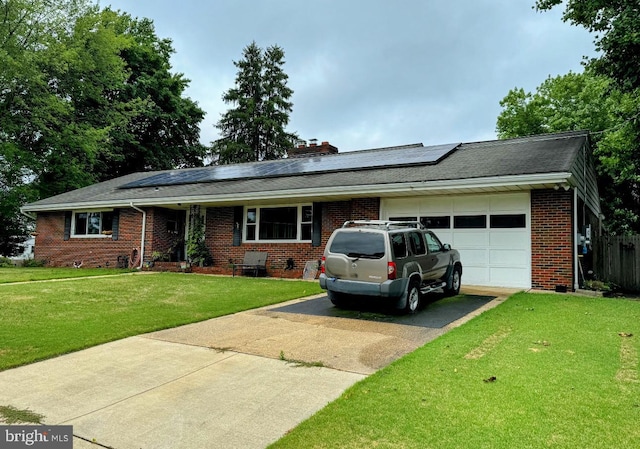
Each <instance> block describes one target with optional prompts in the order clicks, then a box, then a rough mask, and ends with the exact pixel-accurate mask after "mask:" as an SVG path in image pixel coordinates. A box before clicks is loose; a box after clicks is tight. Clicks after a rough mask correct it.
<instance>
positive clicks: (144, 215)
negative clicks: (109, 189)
mask: <svg viewBox="0 0 640 449" xmlns="http://www.w3.org/2000/svg"><path fill="white" fill-rule="evenodd" d="M129 206H131V207H132V208H133V209H135V210H137V211H138V212H141V213H142V237H141V239H140V266H139V267H138V269H142V264H143V263H144V240H145V234H146V233H147V213H146V212H145V211H144V210H142V209H140V208H139V207H137V206H134V205H133V202H130V203H129Z"/></svg>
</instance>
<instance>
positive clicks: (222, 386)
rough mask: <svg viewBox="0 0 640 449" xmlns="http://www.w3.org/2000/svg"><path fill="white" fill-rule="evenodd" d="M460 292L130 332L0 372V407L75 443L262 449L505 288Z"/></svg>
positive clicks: (296, 306) (313, 301)
mask: <svg viewBox="0 0 640 449" xmlns="http://www.w3.org/2000/svg"><path fill="white" fill-rule="evenodd" d="M463 292H464V293H465V295H461V296H459V297H457V298H456V299H453V300H451V299H450V300H446V301H437V300H436V301H434V302H431V303H430V304H427V305H426V307H425V308H424V309H423V310H421V311H420V312H419V313H417V314H416V315H413V316H398V315H390V314H387V313H385V311H384V310H381V309H380V310H379V309H376V308H375V307H374V308H369V309H367V310H365V311H358V310H346V311H345V310H339V309H336V308H334V307H333V306H332V305H331V303H330V302H329V300H328V299H327V298H326V296H324V295H319V296H316V297H311V298H306V299H302V300H295V301H290V302H288V303H284V304H279V305H276V306H270V307H266V308H262V309H257V310H252V311H247V312H242V313H238V314H235V315H230V316H226V317H221V318H215V319H212V320H208V321H204V322H200V323H195V324H191V325H187V326H181V327H179V328H175V329H168V330H164V331H160V332H153V333H150V334H144V335H140V336H136V337H130V338H126V339H123V340H119V341H116V342H112V343H107V344H104V345H100V346H97V347H94V348H90V349H87V350H84V351H79V352H76V353H73V354H68V355H65V356H61V357H58V358H55V359H51V360H46V361H43V362H39V363H35V364H32V365H28V366H24V367H20V368H16V369H12V370H8V371H4V372H0V405H10V406H12V407H15V408H17V409H20V410H26V409H28V410H31V411H33V412H35V413H39V414H41V415H44V420H43V422H44V423H46V424H48V425H58V424H60V425H62V424H65V425H73V431H74V436H75V437H74V448H92V449H96V448H99V447H107V448H117V449H127V448H136V449H137V448H153V449H160V448H172V449H175V448H178V449H180V448H263V447H265V446H267V445H268V444H270V443H271V442H273V441H276V440H277V439H279V438H280V437H281V436H282V435H284V434H285V433H286V432H287V431H288V430H290V429H292V428H293V427H295V426H296V425H297V424H299V423H300V422H301V421H303V420H304V419H306V418H308V417H309V416H311V415H312V414H313V413H315V412H316V411H318V410H319V409H321V408H322V407H324V406H325V405H326V404H327V403H329V402H331V401H332V400H334V399H336V398H337V397H339V396H340V395H341V394H342V392H343V391H344V390H345V389H346V388H348V387H349V386H351V385H352V384H354V383H355V382H357V381H359V380H361V379H363V378H364V377H366V376H367V375H369V374H371V373H373V372H375V371H377V370H378V369H380V368H382V367H384V366H386V365H387V364H389V363H391V362H392V361H394V360H396V359H397V358H399V357H401V356H402V355H404V354H406V353H408V352H411V351H413V350H414V349H416V348H418V347H420V346H422V345H423V344H425V343H426V342H428V341H430V340H432V339H434V338H436V337H437V336H439V335H441V334H443V333H445V332H446V331H447V330H449V329H451V328H453V327H455V326H458V325H460V324H462V323H463V322H465V321H467V320H468V319H470V318H471V317H473V316H475V315H478V314H480V313H482V312H483V311H484V310H487V309H488V308H491V307H493V306H495V305H496V304H498V303H499V302H500V301H502V300H504V299H505V298H506V297H507V296H508V295H510V294H511V293H513V292H514V291H513V290H498V289H491V290H487V289H472V288H466V289H464V290H463ZM436 299H437V297H436Z"/></svg>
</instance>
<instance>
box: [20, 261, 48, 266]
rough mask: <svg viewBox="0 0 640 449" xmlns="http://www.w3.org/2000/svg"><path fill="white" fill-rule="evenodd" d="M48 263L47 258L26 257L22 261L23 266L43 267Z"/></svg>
mask: <svg viewBox="0 0 640 449" xmlns="http://www.w3.org/2000/svg"><path fill="white" fill-rule="evenodd" d="M46 264H47V261H46V260H35V259H26V260H25V261H24V262H22V266H23V267H25V268H41V267H44V266H45V265H46Z"/></svg>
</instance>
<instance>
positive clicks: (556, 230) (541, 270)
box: [531, 189, 574, 291]
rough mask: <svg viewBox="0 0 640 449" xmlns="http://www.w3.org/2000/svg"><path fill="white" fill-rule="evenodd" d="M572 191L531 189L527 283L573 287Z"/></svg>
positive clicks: (552, 287) (550, 287) (545, 287)
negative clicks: (529, 260) (529, 264)
mask: <svg viewBox="0 0 640 449" xmlns="http://www.w3.org/2000/svg"><path fill="white" fill-rule="evenodd" d="M573 229H574V226H573V191H571V190H569V191H565V190H563V189H560V190H557V191H556V190H532V191H531V286H532V287H533V288H535V289H542V290H555V289H556V286H563V287H566V288H567V289H568V290H569V291H571V290H573V273H574V267H573V255H574V248H573Z"/></svg>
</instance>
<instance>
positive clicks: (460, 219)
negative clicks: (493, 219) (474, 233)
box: [453, 215, 487, 229]
mask: <svg viewBox="0 0 640 449" xmlns="http://www.w3.org/2000/svg"><path fill="white" fill-rule="evenodd" d="M453 227H454V228H456V229H483V228H486V227H487V216H486V215H458V216H456V217H453Z"/></svg>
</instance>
